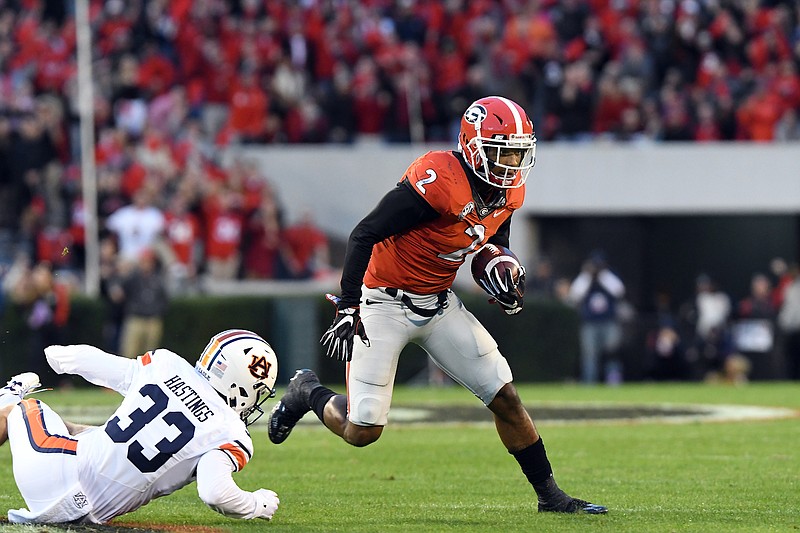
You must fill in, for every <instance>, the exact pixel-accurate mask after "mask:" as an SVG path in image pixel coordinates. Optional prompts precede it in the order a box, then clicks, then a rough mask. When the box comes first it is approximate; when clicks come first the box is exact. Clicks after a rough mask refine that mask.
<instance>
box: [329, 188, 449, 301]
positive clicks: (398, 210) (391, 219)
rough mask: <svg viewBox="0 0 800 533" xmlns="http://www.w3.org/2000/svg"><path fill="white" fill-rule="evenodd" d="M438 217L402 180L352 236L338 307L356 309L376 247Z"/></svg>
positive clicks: (348, 243)
mask: <svg viewBox="0 0 800 533" xmlns="http://www.w3.org/2000/svg"><path fill="white" fill-rule="evenodd" d="M438 217H439V213H438V212H437V211H436V210H435V209H434V208H432V207H431V206H430V204H428V203H427V202H426V201H425V200H423V199H422V198H420V196H419V195H418V194H417V193H415V192H414V191H412V190H411V185H410V184H409V183H408V181H405V180H404V181H401V182H400V183H398V184H397V186H396V187H395V188H394V189H392V190H391V191H389V192H388V193H386V195H385V196H384V197H383V198H382V199H381V201H380V202H378V205H377V206H375V209H373V210H372V212H371V213H369V214H368V215H367V216H366V217H364V219H363V220H362V221H361V222H359V223H358V225H356V227H355V228H354V229H353V231H352V233H350V239H349V240H348V241H347V252H346V254H345V257H344V270H343V271H342V281H341V286H342V299H341V302H339V307H340V308H344V307H355V306H357V305H358V302H359V300H361V284H362V283H363V282H364V273H365V272H366V271H367V265H368V264H369V259H370V257H371V256H372V247H373V246H374V245H376V244H377V243H379V242H381V241H382V240H383V239H385V238H387V237H391V236H392V235H397V234H398V233H403V232H404V231H407V230H409V229H411V228H413V227H414V226H417V225H419V224H422V223H424V222H428V221H431V220H434V219H436V218H438Z"/></svg>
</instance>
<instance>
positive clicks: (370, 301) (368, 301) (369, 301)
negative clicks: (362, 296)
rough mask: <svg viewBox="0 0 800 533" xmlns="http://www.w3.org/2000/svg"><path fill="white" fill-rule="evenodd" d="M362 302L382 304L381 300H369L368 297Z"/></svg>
mask: <svg viewBox="0 0 800 533" xmlns="http://www.w3.org/2000/svg"><path fill="white" fill-rule="evenodd" d="M364 303H365V304H367V305H375V304H382V303H383V302H376V301H375V300H370V299H369V298H367V299H366V300H364Z"/></svg>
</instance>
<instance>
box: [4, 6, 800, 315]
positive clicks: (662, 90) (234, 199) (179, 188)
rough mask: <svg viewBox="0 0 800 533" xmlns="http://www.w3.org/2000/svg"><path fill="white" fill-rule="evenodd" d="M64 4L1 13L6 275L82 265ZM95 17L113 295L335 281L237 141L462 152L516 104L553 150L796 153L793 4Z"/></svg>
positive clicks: (69, 34) (309, 236)
mask: <svg viewBox="0 0 800 533" xmlns="http://www.w3.org/2000/svg"><path fill="white" fill-rule="evenodd" d="M73 8H74V3H73V2H63V1H61V0H0V266H2V267H4V268H5V269H8V268H12V269H13V268H16V269H17V270H19V269H21V268H31V269H33V268H36V267H37V266H39V265H44V266H45V267H46V268H47V269H50V270H51V271H52V270H54V269H55V270H57V271H60V272H69V271H70V270H73V271H76V272H77V271H80V269H81V268H82V266H83V243H84V219H85V212H84V209H83V199H82V197H81V194H82V192H81V180H80V139H79V137H80V135H79V120H78V118H79V112H78V110H79V108H78V86H77V63H76V32H75V30H76V24H75V18H74V12H73ZM89 8H90V9H89V11H90V13H89V16H90V21H91V30H92V47H93V61H92V65H93V81H94V87H93V92H94V101H93V111H94V117H95V138H96V146H95V156H96V161H97V176H98V179H97V187H98V197H97V199H98V209H99V213H98V214H99V225H100V231H101V238H102V242H101V263H102V264H101V271H102V277H103V287H104V289H103V290H104V294H105V295H106V296H107V297H108V298H110V299H111V296H109V295H111V294H113V293H117V291H115V290H107V289H108V287H111V286H114V283H113V282H112V281H113V280H114V279H116V278H118V277H121V278H123V279H128V278H129V277H131V276H132V275H133V273H134V272H136V271H138V270H140V269H145V270H146V269H147V268H149V263H150V262H151V259H152V258H153V257H155V260H156V265H155V268H158V269H159V270H161V269H163V271H164V273H165V278H166V280H167V283H168V290H169V291H180V290H187V288H189V289H190V288H191V287H192V286H194V284H195V282H196V280H197V279H198V277H199V276H205V277H209V278H213V279H220V280H229V279H243V278H250V279H309V278H316V277H321V276H326V275H328V274H329V273H330V268H329V266H328V265H329V263H330V258H329V245H328V238H327V236H326V235H325V233H324V232H323V231H322V230H321V229H320V228H318V227H316V225H315V224H314V220H313V216H311V215H310V214H306V215H304V216H302V217H297V216H296V217H294V218H299V219H300V220H299V221H297V222H295V223H292V224H288V223H287V216H286V214H285V209H284V206H283V205H282V204H281V202H280V199H279V198H278V197H277V195H276V194H275V191H274V189H273V188H272V187H271V184H270V179H269V177H268V176H264V175H263V174H262V173H261V172H260V170H259V168H258V167H257V166H256V165H254V164H253V163H251V162H249V161H246V160H243V159H241V158H237V157H235V156H234V157H230V154H231V153H234V154H235V150H231V149H235V147H236V146H239V145H242V144H248V143H353V142H360V141H363V140H364V139H377V140H382V141H385V142H409V141H415V142H416V141H426V142H451V141H452V140H453V139H454V138H455V132H456V131H457V129H458V124H459V121H460V117H461V114H462V113H463V110H464V109H465V108H466V106H467V105H468V104H469V103H470V102H471V101H473V100H474V99H476V98H478V97H481V96H484V95H486V94H502V95H505V96H508V97H511V98H513V99H514V100H516V101H518V102H520V103H522V104H523V105H524V106H525V107H526V109H528V110H529V111H530V112H531V115H532V116H533V117H534V121H535V123H536V130H537V136H538V137H539V139H540V140H566V141H573V142H597V141H607V140H610V141H618V142H642V141H652V142H662V141H695V142H703V141H771V142H786V141H798V140H800V121H798V113H800V76H798V68H800V6H798V4H797V3H796V2H794V1H791V0H785V1H781V0H730V1H724V2H720V1H716V0H614V1H611V2H608V1H603V0H560V1H554V0H441V1H429V0H358V1H356V0H130V1H125V0H89ZM226 154H227V155H226ZM295 215H299V214H295ZM12 265H13V266H12ZM62 279H68V278H64V277H62ZM24 292H25V291H21V293H24ZM134 292H135V291H134ZM33 301H35V299H34V300H33ZM110 301H111V300H110Z"/></svg>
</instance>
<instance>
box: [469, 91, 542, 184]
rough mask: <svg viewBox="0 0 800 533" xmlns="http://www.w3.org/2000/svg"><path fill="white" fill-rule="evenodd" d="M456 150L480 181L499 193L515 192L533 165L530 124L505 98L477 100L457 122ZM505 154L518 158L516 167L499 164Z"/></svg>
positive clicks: (533, 140) (534, 146)
mask: <svg viewBox="0 0 800 533" xmlns="http://www.w3.org/2000/svg"><path fill="white" fill-rule="evenodd" d="M458 150H459V151H460V152H461V154H462V155H463V156H464V160H465V161H466V162H467V164H468V165H469V166H470V167H471V168H472V170H473V171H474V172H475V175H476V176H478V177H479V178H480V179H482V180H483V181H485V182H487V183H489V184H490V185H493V186H495V187H500V188H502V189H516V188H517V187H521V186H522V185H523V184H524V183H525V180H526V179H527V178H528V172H530V170H531V168H533V164H534V163H535V162H536V135H535V133H534V131H533V121H532V120H531V119H530V118H528V114H527V113H525V110H524V109H522V107H520V105H519V104H517V103H516V102H513V101H511V100H509V99H508V98H503V97H502V96H487V97H486V98H481V99H480V100H476V101H475V102H473V103H472V105H470V106H469V108H467V110H466V111H465V112H464V116H463V117H462V118H461V132H460V133H459V135H458ZM509 153H516V154H517V155H518V156H519V157H518V158H517V163H516V164H513V165H509V164H507V163H508V161H507V160H506V164H502V163H500V158H501V155H502V156H504V157H505V156H506V155H508V154H509ZM506 159H507V158H506Z"/></svg>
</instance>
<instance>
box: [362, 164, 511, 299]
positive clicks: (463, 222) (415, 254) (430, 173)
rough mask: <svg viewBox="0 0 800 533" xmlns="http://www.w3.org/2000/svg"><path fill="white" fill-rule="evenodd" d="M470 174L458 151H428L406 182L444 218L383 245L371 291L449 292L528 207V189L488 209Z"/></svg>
mask: <svg viewBox="0 0 800 533" xmlns="http://www.w3.org/2000/svg"><path fill="white" fill-rule="evenodd" d="M467 171H469V168H468V167H464V166H463V164H462V163H461V158H460V156H459V155H458V154H457V153H453V152H428V153H427V154H425V155H423V156H421V157H419V158H418V159H417V160H416V161H414V162H413V163H412V164H411V166H410V167H409V168H408V170H407V171H406V173H405V177H404V178H403V180H404V181H407V182H408V184H409V185H411V188H412V190H413V191H414V192H416V193H417V194H418V195H419V196H420V198H421V199H422V200H423V201H424V202H426V203H427V204H428V205H430V206H431V207H432V208H433V209H434V210H436V212H437V213H439V215H440V216H439V217H438V218H436V219H435V220H432V221H430V222H426V223H424V224H420V225H418V226H415V227H414V228H413V229H411V230H410V231H407V232H404V233H400V234H398V235H394V236H392V237H390V238H388V239H385V240H384V241H382V242H380V243H378V244H377V245H376V246H375V247H374V248H373V250H372V259H371V260H370V264H369V267H368V269H367V275H366V276H365V278H364V282H365V284H366V285H367V286H368V287H380V286H382V287H403V288H404V289H406V290H408V291H411V292H414V293H417V294H433V293H436V292H439V291H442V290H445V289H447V288H448V287H450V286H451V285H452V283H453V279H454V278H455V276H456V272H457V270H458V267H459V266H461V264H462V263H463V262H464V260H465V258H466V256H467V255H468V254H470V253H472V252H474V251H475V250H477V249H478V248H480V247H481V246H482V245H483V244H485V243H486V241H487V240H488V239H489V238H490V237H491V236H492V235H494V234H495V233H497V231H498V229H499V228H500V226H501V225H502V224H503V223H504V222H505V221H506V220H507V219H508V218H509V217H510V216H511V214H512V213H513V212H514V210H516V209H518V208H519V207H521V206H522V203H523V201H524V199H525V187H524V186H522V187H519V188H515V189H506V190H505V195H506V197H505V203H504V204H502V205H499V206H495V208H494V209H485V208H483V207H482V206H481V205H480V202H476V200H475V198H474V197H473V193H472V187H471V186H470V182H469V179H468V178H467V175H466V172H467Z"/></svg>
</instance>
